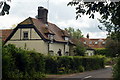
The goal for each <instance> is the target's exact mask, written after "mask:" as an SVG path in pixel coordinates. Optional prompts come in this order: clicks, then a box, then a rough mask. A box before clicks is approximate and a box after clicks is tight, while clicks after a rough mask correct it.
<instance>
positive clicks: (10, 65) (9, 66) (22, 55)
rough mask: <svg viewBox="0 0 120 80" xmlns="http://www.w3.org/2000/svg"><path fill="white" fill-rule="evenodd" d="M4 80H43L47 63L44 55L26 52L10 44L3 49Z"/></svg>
mask: <svg viewBox="0 0 120 80" xmlns="http://www.w3.org/2000/svg"><path fill="white" fill-rule="evenodd" d="M2 51H3V52H2V66H3V68H2V72H3V73H2V74H3V79H9V78H41V77H43V76H44V75H43V74H44V71H45V63H44V57H43V55H42V54H40V53H37V52H34V51H26V50H23V49H20V48H16V47H15V46H14V45H12V44H9V45H7V46H4V47H3V48H2Z"/></svg>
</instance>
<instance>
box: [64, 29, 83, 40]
mask: <svg viewBox="0 0 120 80" xmlns="http://www.w3.org/2000/svg"><path fill="white" fill-rule="evenodd" d="M65 30H66V31H67V32H68V33H69V34H70V37H71V38H74V39H79V38H81V37H83V35H82V32H81V30H79V29H76V30H75V29H74V28H72V27H69V28H65Z"/></svg>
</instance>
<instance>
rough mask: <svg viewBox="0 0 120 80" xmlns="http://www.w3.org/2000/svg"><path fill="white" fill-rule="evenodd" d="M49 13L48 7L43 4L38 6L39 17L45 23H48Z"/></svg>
mask: <svg viewBox="0 0 120 80" xmlns="http://www.w3.org/2000/svg"><path fill="white" fill-rule="evenodd" d="M47 14H48V10H47V9H45V8H44V7H42V6H40V7H38V19H41V20H42V21H43V23H47Z"/></svg>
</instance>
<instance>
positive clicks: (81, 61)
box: [45, 56, 104, 74]
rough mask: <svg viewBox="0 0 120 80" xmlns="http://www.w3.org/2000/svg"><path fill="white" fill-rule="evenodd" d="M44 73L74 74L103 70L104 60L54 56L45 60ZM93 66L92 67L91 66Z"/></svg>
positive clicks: (99, 57) (100, 58) (98, 57)
mask: <svg viewBox="0 0 120 80" xmlns="http://www.w3.org/2000/svg"><path fill="white" fill-rule="evenodd" d="M45 59H46V60H45V64H46V66H45V67H46V68H45V69H46V73H52V74H56V73H60V74H65V73H74V72H83V71H88V70H96V69H100V68H104V58H103V57H101V56H94V57H80V56H60V57H57V56H54V58H53V57H49V58H45ZM93 64H94V65H93Z"/></svg>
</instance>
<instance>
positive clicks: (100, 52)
mask: <svg viewBox="0 0 120 80" xmlns="http://www.w3.org/2000/svg"><path fill="white" fill-rule="evenodd" d="M95 54H97V55H105V56H108V57H110V54H109V53H108V50H107V49H106V48H98V49H95Z"/></svg>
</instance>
